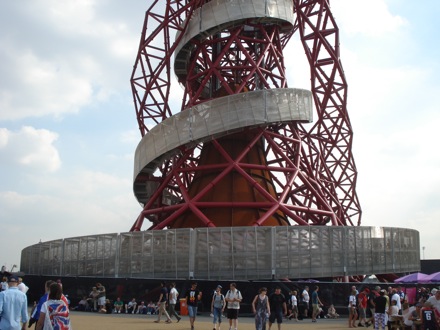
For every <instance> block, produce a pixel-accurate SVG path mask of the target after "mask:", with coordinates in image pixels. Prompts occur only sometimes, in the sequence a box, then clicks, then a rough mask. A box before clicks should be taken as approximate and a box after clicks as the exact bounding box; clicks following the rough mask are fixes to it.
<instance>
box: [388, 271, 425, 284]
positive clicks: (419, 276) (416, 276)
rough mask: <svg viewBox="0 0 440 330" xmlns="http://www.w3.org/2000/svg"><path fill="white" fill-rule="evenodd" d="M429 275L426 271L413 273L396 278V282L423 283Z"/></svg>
mask: <svg viewBox="0 0 440 330" xmlns="http://www.w3.org/2000/svg"><path fill="white" fill-rule="evenodd" d="M427 276H428V275H426V274H424V273H412V274H409V275H406V276H403V277H399V278H398V279H395V280H394V283H419V282H420V283H421V282H423V281H424V280H425V279H426V277H427Z"/></svg>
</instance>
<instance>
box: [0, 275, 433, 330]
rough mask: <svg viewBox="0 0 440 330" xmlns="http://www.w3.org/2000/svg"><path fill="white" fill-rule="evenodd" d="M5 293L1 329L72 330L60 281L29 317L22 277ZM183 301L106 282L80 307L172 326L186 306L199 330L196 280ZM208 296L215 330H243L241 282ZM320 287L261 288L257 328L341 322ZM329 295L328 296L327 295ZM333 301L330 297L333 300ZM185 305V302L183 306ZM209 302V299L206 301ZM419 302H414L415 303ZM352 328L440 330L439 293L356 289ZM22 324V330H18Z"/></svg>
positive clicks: (8, 283) (171, 292)
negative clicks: (117, 289) (112, 290)
mask: <svg viewBox="0 0 440 330" xmlns="http://www.w3.org/2000/svg"><path fill="white" fill-rule="evenodd" d="M0 288H1V293H0V329H9V328H11V327H12V328H13V329H25V328H26V326H27V327H29V328H30V327H32V325H33V324H35V329H38V330H40V329H41V330H46V329H49V330H51V329H53V328H54V327H56V326H58V325H59V324H63V327H62V328H60V329H63V330H68V329H71V327H70V316H69V310H70V306H69V305H70V301H69V300H68V297H67V296H65V295H64V294H63V286H62V283H61V281H60V280H58V281H57V282H54V281H52V280H49V281H46V283H45V287H44V294H43V295H42V296H41V298H40V299H39V301H38V303H37V302H35V303H34V306H33V308H32V311H31V313H30V315H28V302H27V296H26V293H27V291H28V290H29V288H28V287H27V285H26V284H24V283H23V280H22V278H20V277H17V276H9V277H3V279H2V282H1V287H0ZM183 290H184V291H183V292H184V294H183V295H182V297H180V293H179V291H178V290H177V289H176V285H175V283H169V284H167V283H165V282H162V283H161V285H160V289H159V290H158V291H157V300H154V301H153V300H150V301H149V302H148V303H145V302H144V301H142V300H141V301H138V300H137V299H136V298H131V299H129V300H127V301H126V302H124V301H123V300H122V299H121V297H117V298H116V299H115V300H114V301H111V300H110V299H108V297H107V295H106V289H105V287H104V286H103V285H102V284H101V283H96V285H95V286H94V287H92V289H91V291H90V293H89V295H88V296H83V297H82V299H81V300H80V301H79V303H78V305H77V306H76V307H74V309H75V310H78V311H95V312H100V313H107V314H112V313H115V314H144V315H154V316H155V317H156V320H155V321H154V322H156V323H159V322H162V321H163V322H165V323H172V322H173V318H174V319H175V322H180V320H181V318H182V315H183V314H182V312H183V310H182V308H183V307H186V308H185V309H186V310H185V313H184V314H185V315H186V314H187V315H188V316H189V323H190V324H189V325H190V327H191V330H194V327H195V323H196V318H197V315H198V308H199V306H200V304H201V301H202V290H200V289H199V288H198V285H197V282H192V283H191V284H190V286H189V287H188V288H184V289H183ZM207 292H209V295H210V298H209V301H210V311H211V316H212V323H213V326H212V327H213V330H220V326H221V325H222V322H223V320H224V319H227V321H226V322H227V327H228V328H229V329H230V330H237V329H238V319H239V311H240V307H241V304H242V302H243V299H244V297H243V295H242V293H241V292H240V290H239V289H238V288H237V285H236V283H234V282H233V283H230V284H229V288H228V289H227V290H223V287H222V286H221V285H217V286H216V288H215V289H214V290H212V291H210V290H209V291H207ZM319 292H320V291H319V286H318V285H314V286H313V287H312V288H311V290H310V288H309V286H307V285H306V286H304V288H303V289H301V290H298V289H295V290H291V291H290V292H288V293H287V292H285V293H286V294H284V293H283V292H282V288H281V287H280V286H276V287H275V288H273V290H271V291H270V292H269V291H268V289H267V288H266V287H261V288H260V289H259V290H258V292H257V293H256V294H255V296H250V295H247V297H246V299H247V300H248V301H251V304H250V305H251V310H252V313H253V314H254V318H255V329H256V330H266V328H267V329H269V330H271V328H272V326H273V325H274V324H276V328H277V329H278V330H281V327H282V324H283V322H285V321H287V320H295V321H300V320H303V319H304V318H310V319H311V321H312V322H317V320H318V319H319V318H338V317H339V314H338V313H337V311H336V309H335V307H334V305H333V304H331V301H325V300H323V299H322V298H321V297H320V294H319ZM324 297H325V295H324ZM330 300H331V299H330ZM179 301H180V302H181V306H180V307H181V310H180V312H181V314H178V313H177V312H176V304H177V302H179ZM182 301H183V302H184V304H183V305H182ZM204 301H205V303H206V301H208V299H204ZM412 302H414V301H412ZM347 305H348V327H350V328H354V327H370V326H373V328H374V329H385V327H388V329H401V330H439V329H440V327H439V324H440V323H439V322H440V290H437V289H435V288H434V289H432V290H431V291H429V290H427V289H425V288H420V289H419V290H418V294H417V298H416V300H415V303H413V304H412V305H410V304H409V303H408V299H407V295H406V294H405V290H404V289H403V288H401V287H388V288H382V287H380V286H375V287H374V289H373V288H371V289H370V288H369V287H367V286H364V287H362V289H360V290H357V288H356V286H352V287H351V293H350V294H349V296H348V299H347ZM17 326H18V327H17Z"/></svg>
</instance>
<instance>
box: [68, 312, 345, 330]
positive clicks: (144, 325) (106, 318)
mask: <svg viewBox="0 0 440 330" xmlns="http://www.w3.org/2000/svg"><path fill="white" fill-rule="evenodd" d="M156 319H157V316H156V315H130V314H111V315H107V314H97V313H89V312H74V311H73V312H71V320H72V327H73V329H74V330H101V329H109V330H116V329H117V330H120V329H123V330H141V329H142V330H145V329H152V330H162V329H167V330H170V329H173V330H190V325H189V318H188V316H183V317H182V320H181V321H180V322H179V323H176V321H175V320H174V319H173V323H171V324H166V323H164V322H163V321H164V320H162V321H161V323H154V320H156ZM238 323H239V324H238V330H254V329H255V324H254V319H253V318H252V317H241V318H240V317H239V322H238ZM212 328H213V326H212V318H211V317H209V316H198V317H197V319H196V323H195V330H212ZM347 328H348V321H347V319H346V318H341V319H337V320H329V319H319V320H318V322H316V323H312V321H311V320H310V319H305V320H302V321H298V322H296V321H285V322H284V323H283V324H282V327H281V329H282V330H287V329H295V330H312V329H329V330H337V329H347ZM228 329H229V327H228V320H226V319H225V320H223V323H222V327H221V330H228ZM266 329H268V327H267V328H266ZM272 330H277V327H276V325H273V326H272Z"/></svg>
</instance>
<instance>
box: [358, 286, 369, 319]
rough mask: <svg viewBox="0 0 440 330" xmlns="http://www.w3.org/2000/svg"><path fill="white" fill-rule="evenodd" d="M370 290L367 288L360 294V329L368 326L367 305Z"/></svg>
mask: <svg viewBox="0 0 440 330" xmlns="http://www.w3.org/2000/svg"><path fill="white" fill-rule="evenodd" d="M369 293H370V289H368V288H365V289H364V290H363V291H362V292H360V293H359V294H358V310H359V323H358V327H365V326H367V303H368V295H369Z"/></svg>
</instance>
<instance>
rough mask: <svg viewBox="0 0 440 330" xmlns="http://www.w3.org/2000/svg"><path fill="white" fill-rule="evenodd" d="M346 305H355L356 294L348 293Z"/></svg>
mask: <svg viewBox="0 0 440 330" xmlns="http://www.w3.org/2000/svg"><path fill="white" fill-rule="evenodd" d="M350 303H351V304H350ZM350 305H351V306H350ZM348 307H356V296H354V295H350V298H348Z"/></svg>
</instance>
